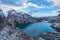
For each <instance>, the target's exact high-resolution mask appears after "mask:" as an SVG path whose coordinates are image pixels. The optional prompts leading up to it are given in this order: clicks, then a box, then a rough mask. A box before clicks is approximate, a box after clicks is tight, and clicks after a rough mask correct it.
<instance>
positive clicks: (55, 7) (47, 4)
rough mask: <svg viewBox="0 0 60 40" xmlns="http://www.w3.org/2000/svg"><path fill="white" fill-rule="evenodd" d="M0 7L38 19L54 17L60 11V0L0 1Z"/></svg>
mask: <svg viewBox="0 0 60 40" xmlns="http://www.w3.org/2000/svg"><path fill="white" fill-rule="evenodd" d="M0 5H5V6H7V7H10V8H14V9H16V10H21V11H23V12H27V13H29V14H31V15H32V16H38V17H41V16H55V15H57V14H58V12H56V11H59V10H60V0H0Z"/></svg>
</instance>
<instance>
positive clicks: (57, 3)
mask: <svg viewBox="0 0 60 40" xmlns="http://www.w3.org/2000/svg"><path fill="white" fill-rule="evenodd" d="M47 1H48V2H53V3H54V5H55V6H60V0H47Z"/></svg>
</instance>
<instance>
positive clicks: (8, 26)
mask: <svg viewBox="0 0 60 40" xmlns="http://www.w3.org/2000/svg"><path fill="white" fill-rule="evenodd" d="M36 21H38V20H37V19H36V18H34V17H31V16H30V15H28V14H26V13H17V12H16V11H15V10H10V11H8V16H7V17H5V16H4V14H3V11H2V10H1V9H0V40H60V33H58V32H57V31H54V32H52V31H51V32H46V33H44V34H43V35H42V36H41V37H38V38H33V37H31V36H30V35H28V34H27V33H25V32H23V31H22V30H20V29H18V28H16V25H17V24H24V23H31V22H36Z"/></svg>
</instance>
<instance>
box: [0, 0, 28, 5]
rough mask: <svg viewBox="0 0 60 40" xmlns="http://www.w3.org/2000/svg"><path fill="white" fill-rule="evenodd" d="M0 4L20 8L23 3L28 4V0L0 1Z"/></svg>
mask: <svg viewBox="0 0 60 40" xmlns="http://www.w3.org/2000/svg"><path fill="white" fill-rule="evenodd" d="M0 1H1V4H7V5H15V6H22V5H23V4H24V3H26V2H28V0H0Z"/></svg>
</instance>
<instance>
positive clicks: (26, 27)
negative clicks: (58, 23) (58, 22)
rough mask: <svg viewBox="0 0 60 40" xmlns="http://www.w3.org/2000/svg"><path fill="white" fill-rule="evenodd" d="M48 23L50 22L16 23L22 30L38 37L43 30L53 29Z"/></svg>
mask: <svg viewBox="0 0 60 40" xmlns="http://www.w3.org/2000/svg"><path fill="white" fill-rule="evenodd" d="M50 25H51V24H50V23H47V22H35V23H30V24H21V25H18V27H19V28H20V29H22V30H23V31H24V32H26V33H28V34H29V35H30V36H33V37H38V36H40V35H42V34H43V33H44V32H48V31H54V29H53V28H51V27H50Z"/></svg>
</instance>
